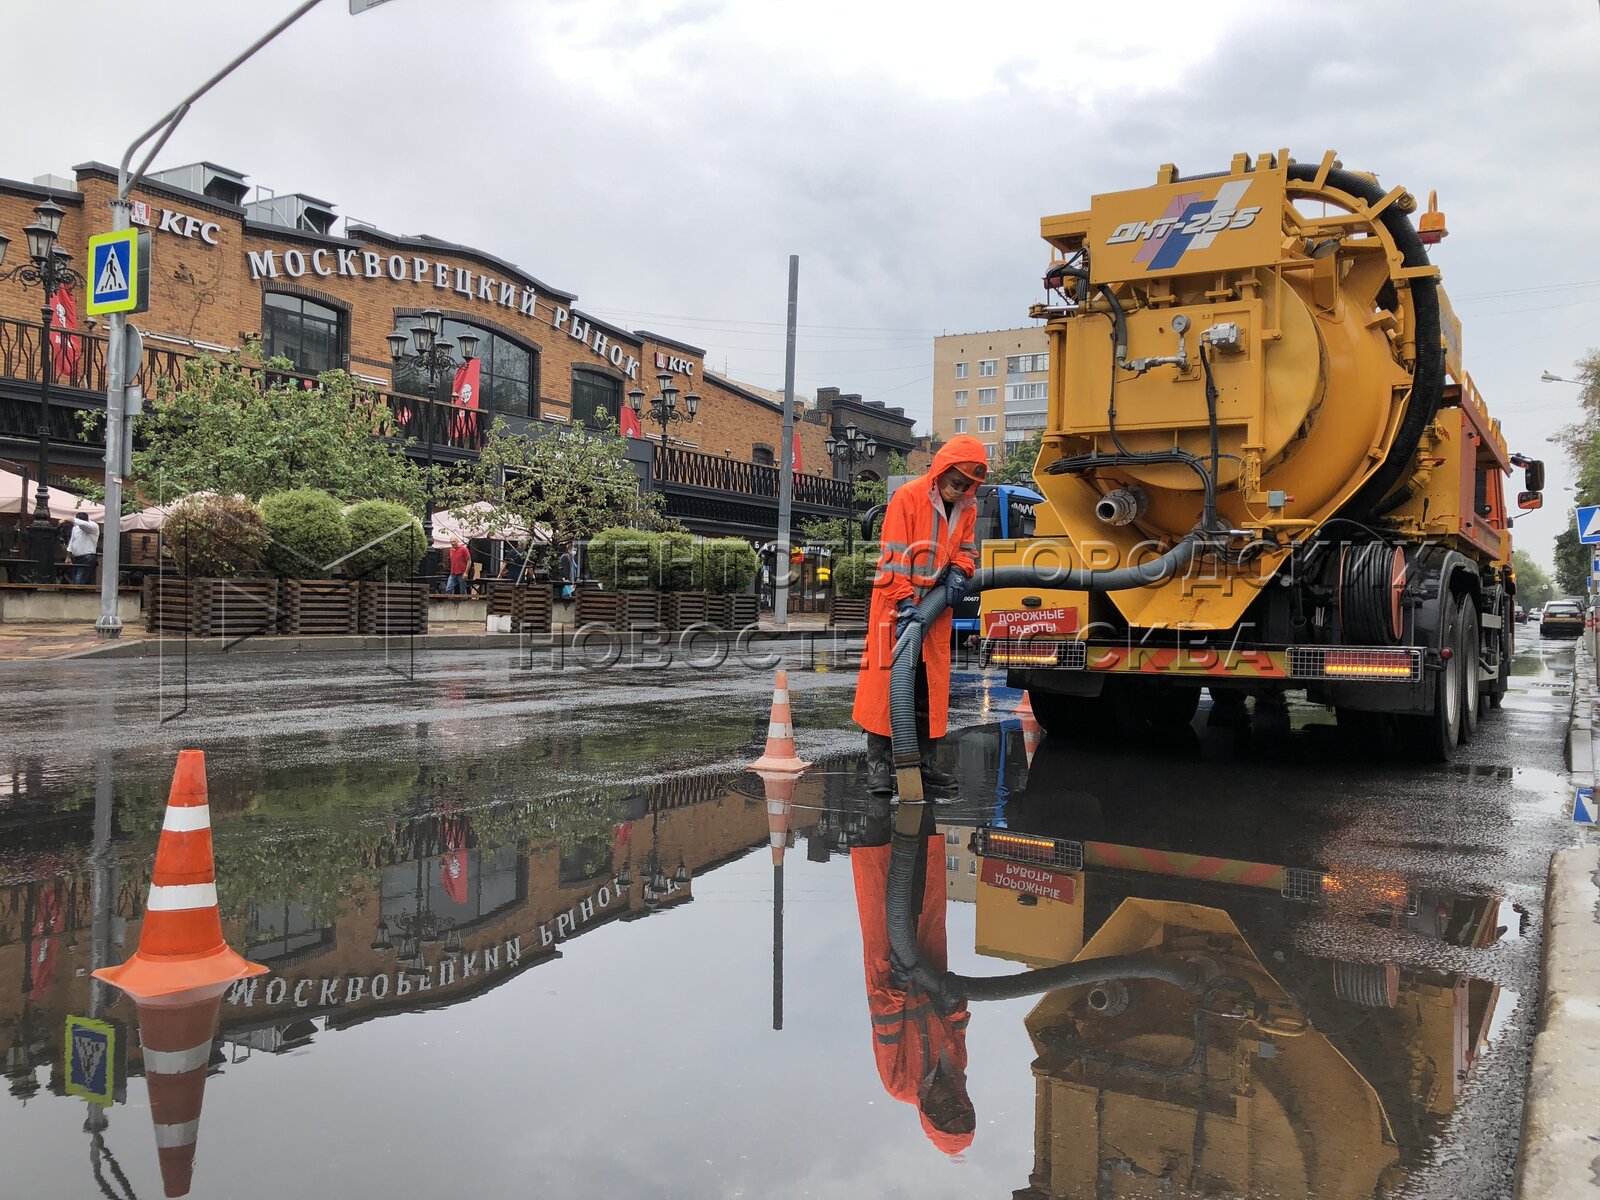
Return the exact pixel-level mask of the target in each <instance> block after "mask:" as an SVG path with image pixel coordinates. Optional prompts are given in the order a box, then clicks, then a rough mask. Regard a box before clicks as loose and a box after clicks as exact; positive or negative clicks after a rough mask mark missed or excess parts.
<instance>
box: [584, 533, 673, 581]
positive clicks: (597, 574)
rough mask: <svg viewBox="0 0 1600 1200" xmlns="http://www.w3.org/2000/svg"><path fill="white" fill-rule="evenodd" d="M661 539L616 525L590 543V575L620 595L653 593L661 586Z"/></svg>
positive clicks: (599, 534) (595, 536) (658, 536)
mask: <svg viewBox="0 0 1600 1200" xmlns="http://www.w3.org/2000/svg"><path fill="white" fill-rule="evenodd" d="M660 548H661V537H660V535H659V534H654V533H646V532H645V531H644V530H642V529H630V528H628V527H627V526H625V525H613V526H612V527H611V528H610V529H602V530H601V531H600V532H599V533H597V534H595V535H594V537H592V538H591V539H590V540H589V558H588V561H589V574H590V575H592V576H593V577H594V578H595V579H597V580H599V581H600V586H601V587H603V588H608V589H610V590H613V591H620V592H653V591H655V590H656V588H657V585H658V584H659V583H660V565H659V564H660V561H661V552H660Z"/></svg>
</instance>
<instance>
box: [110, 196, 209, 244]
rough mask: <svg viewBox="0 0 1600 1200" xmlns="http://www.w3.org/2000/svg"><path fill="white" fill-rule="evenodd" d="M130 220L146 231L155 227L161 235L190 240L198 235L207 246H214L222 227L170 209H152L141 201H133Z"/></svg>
mask: <svg viewBox="0 0 1600 1200" xmlns="http://www.w3.org/2000/svg"><path fill="white" fill-rule="evenodd" d="M157 212H159V214H160V215H159V217H158V216H157V215H156V214H157ZM131 220H132V221H133V223H134V224H135V225H143V226H144V227H145V228H147V229H148V228H149V227H150V226H152V225H155V226H156V227H157V228H159V229H160V230H161V232H162V233H175V234H177V235H178V236H179V237H181V238H189V239H191V240H192V239H193V238H194V237H195V236H196V235H198V236H199V238H200V240H201V241H202V242H204V243H205V244H206V245H208V246H215V245H216V244H217V235H218V234H219V233H221V232H222V226H221V225H218V224H217V223H216V222H215V221H202V220H201V219H200V218H199V217H191V216H190V215H189V214H188V213H181V212H177V211H176V210H174V209H170V208H163V209H159V210H157V209H152V208H151V207H150V205H149V204H147V203H145V202H144V201H143V200H135V201H133V212H132V214H131Z"/></svg>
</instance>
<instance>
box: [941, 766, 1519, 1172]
mask: <svg viewBox="0 0 1600 1200" xmlns="http://www.w3.org/2000/svg"><path fill="white" fill-rule="evenodd" d="M1085 757H1086V756H1084V755H1081V754H1074V755H1073V757H1072V765H1074V767H1075V768H1077V769H1078V776H1079V780H1080V782H1081V785H1082V786H1081V790H1080V791H1079V793H1078V799H1077V800H1076V801H1075V802H1074V804H1073V805H1072V806H1071V812H1070V813H1063V812H1062V809H1061V807H1060V805H1059V804H1057V803H1056V800H1057V798H1058V795H1059V787H1058V786H1056V787H1053V788H1052V790H1051V793H1050V800H1049V803H1048V804H1045V803H1043V802H1038V808H1039V809H1042V810H1044V811H1036V809H1035V806H1034V804H1035V802H1033V801H1032V798H1030V797H1029V795H1028V794H1027V792H1028V790H1027V789H1026V788H1024V789H1023V790H1022V792H1021V793H1018V794H1016V795H1014V796H1013V798H1012V802H1011V804H1010V805H1008V819H1009V820H1010V821H1011V826H1010V827H1008V828H1001V827H983V828H980V829H978V830H977V831H975V832H974V834H973V835H972V849H973V851H974V852H975V854H976V856H977V870H978V880H977V895H976V907H977V923H976V935H975V941H976V948H977V950H978V952H979V953H981V954H985V955H989V956H993V957H998V958H1005V959H1008V960H1012V961H1017V962H1023V963H1027V964H1029V965H1030V966H1051V965H1054V964H1056V963H1060V962H1073V961H1086V960H1089V959H1093V958H1098V957H1105V956H1113V955H1120V954H1129V953H1135V952H1139V953H1145V954H1153V955H1157V956H1168V955H1170V956H1174V957H1177V958H1181V959H1184V960H1186V961H1189V962H1191V963H1194V964H1196V965H1199V966H1200V967H1201V969H1202V971H1203V972H1204V973H1205V974H1206V975H1208V976H1209V977H1210V978H1211V983H1210V985H1209V986H1208V987H1207V988H1206V989H1205V990H1204V991H1202V992H1201V993H1200V995H1199V996H1198V997H1196V996H1195V995H1193V994H1190V993H1185V992H1181V991H1179V990H1178V989H1175V988H1172V987H1170V986H1166V985H1163V984H1160V983H1157V982H1152V981H1129V982H1126V983H1122V984H1110V985H1106V984H1097V985H1089V986H1085V987H1079V988H1073V989H1065V990H1062V991H1058V992H1053V993H1050V994H1048V995H1046V996H1045V997H1043V998H1042V999H1041V1000H1040V1001H1039V1002H1038V1003H1037V1004H1036V1005H1035V1007H1034V1008H1033V1010H1032V1011H1031V1012H1030V1013H1029V1015H1028V1017H1027V1028H1028V1032H1029V1035H1030V1037H1031V1039H1032V1041H1033V1045H1034V1049H1035V1052H1036V1054H1037V1056H1038V1057H1037V1058H1036V1060H1035V1061H1034V1064H1033V1074H1034V1079H1035V1088H1036V1118H1035V1119H1036V1128H1035V1161H1034V1169H1033V1171H1032V1173H1031V1175H1030V1179H1029V1187H1028V1188H1026V1189H1023V1190H1021V1191H1018V1192H1017V1193H1016V1195H1017V1196H1019V1197H1026V1198H1037V1200H1043V1198H1044V1197H1069V1196H1073V1197H1075V1196H1086V1195H1106V1196H1157V1195H1169V1194H1170V1195H1197V1196H1199V1195H1205V1196H1211V1195H1215V1196H1245V1195H1284V1196H1288V1195H1296V1196H1298V1195H1315V1196H1338V1197H1352V1198H1354V1197H1358V1196H1360V1197H1366V1196H1387V1195H1390V1194H1392V1193H1393V1192H1394V1191H1395V1190H1396V1189H1397V1188H1398V1187H1399V1185H1400V1183H1401V1182H1402V1181H1403V1178H1404V1173H1405V1171H1406V1170H1407V1169H1409V1168H1410V1167H1412V1166H1415V1165H1417V1164H1418V1163H1419V1162H1420V1161H1421V1158H1422V1157H1423V1156H1424V1155H1425V1154H1426V1152H1427V1148H1428V1144H1429V1142H1430V1141H1431V1140H1432V1139H1433V1138H1434V1137H1436V1136H1437V1135H1438V1134H1439V1133H1440V1132H1441V1130H1442V1126H1443V1122H1444V1120H1445V1118H1446V1117H1448V1115H1449V1114H1450V1113H1451V1112H1452V1111H1453V1110H1454V1109H1455V1106H1456V1103H1457V1100H1458V1098H1459V1095H1460V1091H1461V1088H1462V1086H1463V1084H1464V1083H1465V1081H1466V1079H1467V1076H1468V1072H1469V1070H1470V1067H1471V1064H1472V1062H1473V1061H1474V1060H1475V1058H1476V1057H1477V1055H1478V1054H1479V1053H1480V1051H1481V1050H1482V1048H1483V1047H1484V1046H1485V1045H1486V1044H1487V1040H1488V1036H1489V1029H1490V1025H1491V1021H1492V1020H1493V1019H1494V1018H1495V1017H1496V1016H1497V1015H1500V1013H1501V1010H1502V1009H1503V1008H1504V1007H1505V1002H1507V1001H1509V1000H1510V999H1512V997H1510V995H1509V994H1507V995H1506V996H1504V997H1503V996H1502V994H1501V992H1500V989H1499V988H1498V986H1496V985H1494V984H1492V983H1490V982H1487V981H1484V980H1479V979H1474V978H1470V977H1468V976H1465V975H1462V974H1460V973H1456V972H1448V971H1443V970H1432V969H1418V968H1415V967H1411V966H1406V965H1399V964H1397V963H1395V962H1393V961H1386V960H1384V959H1383V957H1382V954H1381V948H1383V947H1385V946H1388V945H1394V944H1396V943H1395V942H1393V941H1391V940H1389V939H1387V938H1386V937H1385V935H1384V934H1383V933H1382V932H1381V931H1383V930H1389V931H1393V932H1394V933H1396V934H1399V935H1402V940H1406V941H1414V939H1418V938H1422V939H1429V940H1431V941H1434V942H1438V943H1444V944H1446V945H1449V946H1455V947H1461V948H1467V949H1476V948H1481V947H1483V946H1486V945H1488V944H1490V943H1492V942H1493V941H1494V940H1495V939H1496V938H1497V937H1499V936H1501V935H1503V934H1505V933H1506V932H1508V930H1514V929H1517V928H1519V927H1520V913H1518V912H1517V910H1515V909H1514V908H1512V907H1511V906H1510V905H1509V904H1508V903H1506V902H1505V901H1503V900H1502V898H1500V897H1499V896H1495V895H1458V894H1454V893H1451V892H1449V891H1447V890H1445V889H1442V888H1437V887H1432V886H1428V887H1414V886H1410V885H1409V884H1408V882H1407V881H1406V880H1405V879H1404V878H1403V877H1401V876H1398V875H1396V874H1393V873H1391V872H1384V871H1376V870H1371V869H1366V868H1363V867H1360V866H1356V865H1341V864H1331V865H1328V866H1325V867H1314V868H1293V867H1288V866H1284V865H1281V864H1275V863H1270V862H1261V861H1255V860H1253V859H1251V858H1249V857H1236V855H1239V854H1240V853H1241V851H1243V852H1244V853H1245V854H1248V853H1249V852H1250V850H1251V849H1252V848H1256V849H1255V852H1256V853H1261V852H1262V851H1261V849H1260V847H1263V846H1265V845H1266V844H1268V843H1269V842H1271V841H1273V840H1275V839H1274V838H1269V839H1266V840H1250V838H1249V835H1248V833H1246V834H1245V835H1243V837H1241V836H1240V834H1239V828H1240V827H1230V826H1229V824H1228V823H1227V820H1226V819H1225V820H1224V822H1223V823H1222V824H1221V825H1217V824H1215V823H1211V824H1210V825H1209V829H1210V832H1209V834H1207V833H1204V832H1201V833H1199V834H1197V833H1196V832H1195V831H1196V830H1197V829H1199V830H1202V831H1204V830H1206V829H1207V828H1208V825H1207V824H1206V823H1203V822H1202V823H1200V824H1198V825H1187V824H1180V825H1179V826H1177V828H1178V829H1180V830H1181V832H1179V833H1178V835H1177V836H1176V837H1174V836H1173V828H1172V827H1166V826H1164V824H1163V822H1162V821H1161V820H1160V819H1159V817H1156V818H1155V819H1152V816H1153V810H1152V804H1141V803H1137V802H1134V803H1132V805H1131V808H1132V811H1125V810H1126V809H1128V808H1129V807H1130V805H1129V804H1127V803H1125V802H1124V801H1125V799H1126V798H1124V797H1119V799H1118V801H1117V808H1116V810H1115V811H1114V812H1113V811H1112V810H1110V809H1106V810H1102V809H1101V808H1100V806H1099V803H1098V801H1097V799H1096V798H1095V797H1096V792H1097V790H1098V789H1097V783H1098V782H1100V781H1099V780H1098V779H1097V777H1096V766H1095V760H1094V759H1092V758H1091V759H1090V761H1088V762H1084V761H1083V760H1084V758H1085ZM1066 758H1067V755H1066V752H1065V751H1063V750H1062V749H1060V748H1054V749H1053V748H1052V746H1051V743H1050V742H1049V741H1046V742H1045V743H1044V744H1043V746H1042V747H1041V748H1040V750H1039V751H1038V757H1037V758H1036V759H1035V760H1034V769H1035V770H1038V771H1042V772H1044V773H1045V774H1046V775H1049V776H1050V777H1051V778H1053V779H1054V780H1056V781H1059V780H1060V778H1061V777H1062V772H1064V771H1065V770H1066V769H1067V767H1068V765H1069V764H1068V763H1067V761H1066ZM1202 807H1203V806H1202ZM1041 829H1043V830H1048V832H1039V830H1041ZM1230 851H1231V853H1230ZM1330 918H1331V919H1336V920H1338V921H1340V922H1343V923H1345V925H1346V928H1347V932H1348V930H1349V929H1351V928H1356V929H1362V928H1364V929H1367V930H1368V931H1369V932H1370V933H1372V934H1373V937H1372V938H1371V939H1370V942H1369V943H1368V944H1370V946H1372V947H1375V948H1378V952H1376V953H1371V954H1370V955H1369V956H1366V957H1363V956H1362V955H1360V954H1356V953H1348V954H1343V953H1342V954H1341V955H1340V956H1338V957H1329V956H1324V955H1322V954H1319V953H1317V952H1315V951H1314V950H1308V949H1306V946H1307V945H1308V944H1310V945H1314V944H1315V943H1314V942H1313V940H1312V938H1311V937H1309V936H1307V935H1308V931H1309V927H1310V926H1312V925H1313V924H1314V923H1316V922H1322V921H1326V920H1328V919H1330ZM1513 936H1515V933H1513ZM1353 940H1354V941H1357V942H1360V941H1362V939H1359V938H1358V939H1353ZM1342 944H1343V943H1342ZM1374 958H1376V959H1377V961H1372V959H1374Z"/></svg>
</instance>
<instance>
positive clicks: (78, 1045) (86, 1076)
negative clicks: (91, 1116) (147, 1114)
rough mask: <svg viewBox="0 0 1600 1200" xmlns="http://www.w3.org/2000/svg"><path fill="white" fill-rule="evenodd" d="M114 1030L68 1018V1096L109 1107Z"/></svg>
mask: <svg viewBox="0 0 1600 1200" xmlns="http://www.w3.org/2000/svg"><path fill="white" fill-rule="evenodd" d="M116 1053H117V1027H116V1026H115V1025H113V1024H111V1023H110V1022H109V1021H96V1020H94V1019H93V1018H91V1017H68V1018H67V1054H66V1059H67V1094H68V1095H69V1096H82V1097H83V1098H84V1099H85V1100H87V1101H89V1102H90V1103H91V1104H98V1105H101V1106H102V1107H108V1106H109V1105H110V1104H111V1101H112V1098H113V1093H114V1092H115V1091H116V1083H117V1068H116Z"/></svg>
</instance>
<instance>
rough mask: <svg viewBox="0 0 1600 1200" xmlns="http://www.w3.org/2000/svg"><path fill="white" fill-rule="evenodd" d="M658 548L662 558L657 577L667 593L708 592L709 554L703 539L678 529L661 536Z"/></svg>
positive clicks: (662, 588) (661, 587)
mask: <svg viewBox="0 0 1600 1200" xmlns="http://www.w3.org/2000/svg"><path fill="white" fill-rule="evenodd" d="M658 547H659V551H660V554H661V559H660V563H659V570H658V572H657V576H656V578H657V580H658V582H659V586H660V589H661V590H662V591H663V592H699V591H704V590H705V589H704V587H703V586H702V584H703V582H704V578H705V555H704V554H703V553H702V549H703V544H702V543H701V541H700V539H699V538H697V537H695V536H694V534H692V533H683V532H680V531H677V530H674V531H672V532H670V533H663V534H661V535H659V538H658Z"/></svg>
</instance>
